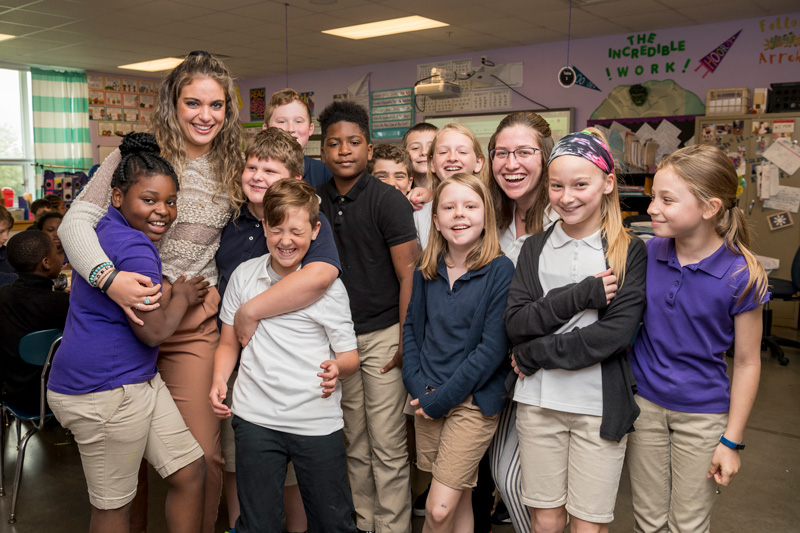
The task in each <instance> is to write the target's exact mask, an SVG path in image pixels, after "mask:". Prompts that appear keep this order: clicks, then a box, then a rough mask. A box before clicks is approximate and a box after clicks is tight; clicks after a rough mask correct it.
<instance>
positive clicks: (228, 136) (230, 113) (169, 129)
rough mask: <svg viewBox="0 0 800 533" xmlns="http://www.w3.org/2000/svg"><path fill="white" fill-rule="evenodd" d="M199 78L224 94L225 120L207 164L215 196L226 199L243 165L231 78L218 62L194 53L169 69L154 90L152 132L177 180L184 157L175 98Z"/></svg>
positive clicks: (184, 150)
mask: <svg viewBox="0 0 800 533" xmlns="http://www.w3.org/2000/svg"><path fill="white" fill-rule="evenodd" d="M203 78H209V79H212V80H214V81H216V82H217V83H219V86H220V87H221V88H222V92H223V93H224V94H225V120H224V122H223V124H222V128H221V129H220V131H219V133H218V134H217V136H216V137H214V140H213V141H211V150H210V152H209V162H210V164H211V167H212V168H213V169H214V175H216V176H219V180H220V182H219V183H218V187H217V192H221V191H225V192H226V193H227V194H229V195H230V194H231V190H232V184H233V183H234V181H236V180H238V179H239V178H240V176H241V175H242V168H243V166H244V161H243V158H242V150H241V149H242V130H241V124H240V122H239V110H238V106H237V105H236V91H235V89H234V86H233V76H231V73H230V71H229V70H228V69H227V68H226V67H225V65H224V64H223V63H222V61H220V60H219V59H216V58H215V57H214V56H212V55H211V54H209V53H208V52H203V51H195V52H190V53H189V55H187V56H186V59H184V60H183V63H181V64H180V65H178V66H177V67H175V68H174V69H172V72H170V73H169V75H168V76H167V77H166V78H165V79H164V80H163V81H162V82H161V84H160V85H159V86H158V96H157V98H156V105H155V108H154V109H153V117H152V120H153V126H152V131H153V133H154V134H155V137H156V140H157V142H158V145H159V146H161V153H162V155H163V157H164V159H166V160H167V161H169V162H170V163H172V165H173V166H174V167H175V170H176V172H177V174H178V176H180V175H182V174H183V165H184V162H185V161H186V157H187V156H186V141H185V139H184V138H183V132H182V131H181V127H180V125H179V124H178V111H177V105H178V98H179V97H180V94H181V91H182V90H183V88H184V87H186V86H187V85H189V84H191V83H193V82H194V81H196V80H198V79H203Z"/></svg>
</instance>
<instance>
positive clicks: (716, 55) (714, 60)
mask: <svg viewBox="0 0 800 533" xmlns="http://www.w3.org/2000/svg"><path fill="white" fill-rule="evenodd" d="M740 33H742V30H739V31H737V32H736V33H735V34H733V35H731V36H730V37H729V38H728V39H727V40H726V41H725V42H724V43H722V44H721V45H719V46H718V47H717V48H715V49H714V50H712V51H711V52H709V53H707V54H706V55H705V56H703V57H702V58H700V65H698V67H697V68H696V69H694V71H695V72H697V71H698V70H700V69H701V68H702V67H706V72H705V73H704V74H703V78H705V77H706V76H708V74H710V73H712V72H714V71H715V70H717V67H718V66H719V64H720V63H721V62H722V60H723V59H724V58H725V55H726V54H727V53H728V50H730V49H731V46H733V43H734V42H735V41H736V38H737V37H739V34H740Z"/></svg>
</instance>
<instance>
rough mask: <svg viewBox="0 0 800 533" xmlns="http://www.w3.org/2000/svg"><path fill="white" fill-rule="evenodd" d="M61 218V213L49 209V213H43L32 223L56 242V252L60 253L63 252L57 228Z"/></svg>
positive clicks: (62, 216)
mask: <svg viewBox="0 0 800 533" xmlns="http://www.w3.org/2000/svg"><path fill="white" fill-rule="evenodd" d="M63 219H64V215H62V214H61V213H59V212H57V211H50V212H49V213H43V214H42V216H40V217H39V219H38V220H37V221H36V222H34V224H33V225H34V226H36V228H37V229H38V230H40V231H43V232H45V233H46V234H47V235H49V236H50V238H51V239H53V242H54V243H56V248H58V253H60V254H62V255H63V254H64V247H63V246H62V245H61V239H60V238H59V237H58V228H59V227H60V226H61V221H62V220H63Z"/></svg>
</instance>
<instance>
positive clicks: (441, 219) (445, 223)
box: [433, 183, 485, 253]
mask: <svg viewBox="0 0 800 533" xmlns="http://www.w3.org/2000/svg"><path fill="white" fill-rule="evenodd" d="M484 216H485V206H484V205H483V201H482V200H481V197H480V196H478V193H476V192H475V191H473V190H472V189H470V188H469V187H467V186H465V185H462V184H460V183H450V184H449V185H446V186H445V187H444V189H442V191H441V193H440V194H439V204H438V205H437V206H436V213H434V215H433V223H434V224H435V225H436V229H437V230H439V232H440V233H441V234H442V237H444V240H446V241H447V248H448V250H450V251H451V252H454V253H455V252H459V251H461V252H468V251H470V250H472V249H473V248H475V246H477V245H478V242H479V241H480V238H481V234H482V233H483V225H484V221H485V218H484Z"/></svg>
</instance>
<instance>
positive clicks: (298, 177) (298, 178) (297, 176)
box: [292, 174, 303, 180]
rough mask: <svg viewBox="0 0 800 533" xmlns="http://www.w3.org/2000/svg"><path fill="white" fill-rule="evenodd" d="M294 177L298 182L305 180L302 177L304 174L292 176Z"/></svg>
mask: <svg viewBox="0 0 800 533" xmlns="http://www.w3.org/2000/svg"><path fill="white" fill-rule="evenodd" d="M292 177H293V178H294V179H296V180H301V179H303V175H302V174H295V175H294V176H292Z"/></svg>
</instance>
